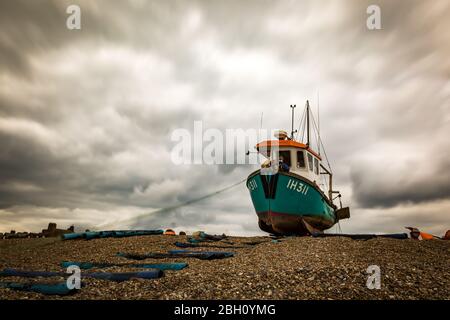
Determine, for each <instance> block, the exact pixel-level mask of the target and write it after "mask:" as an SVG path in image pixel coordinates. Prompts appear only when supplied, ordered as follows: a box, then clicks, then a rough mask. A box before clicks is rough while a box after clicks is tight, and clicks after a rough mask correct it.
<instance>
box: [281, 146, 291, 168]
mask: <svg viewBox="0 0 450 320" xmlns="http://www.w3.org/2000/svg"><path fill="white" fill-rule="evenodd" d="M281 158H283V162H284V163H286V164H287V165H288V166H289V167H291V151H288V150H285V151H280V152H279V159H280V160H281Z"/></svg>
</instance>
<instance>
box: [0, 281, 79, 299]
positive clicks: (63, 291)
mask: <svg viewBox="0 0 450 320" xmlns="http://www.w3.org/2000/svg"><path fill="white" fill-rule="evenodd" d="M0 288H8V289H14V290H19V291H29V292H37V293H42V294H47V295H60V296H63V295H68V294H71V293H75V292H76V291H77V289H69V288H67V284H66V282H60V283H55V284H48V283H19V282H0Z"/></svg>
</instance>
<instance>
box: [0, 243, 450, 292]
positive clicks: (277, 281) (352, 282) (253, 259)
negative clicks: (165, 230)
mask: <svg viewBox="0 0 450 320" xmlns="http://www.w3.org/2000/svg"><path fill="white" fill-rule="evenodd" d="M186 240H187V236H178V235H177V236H167V235H154V236H136V237H129V238H107V239H93V240H89V241H87V240H70V241H63V240H60V239H57V238H39V239H9V240H0V269H2V270H3V269H5V268H15V269H20V270H34V271H36V270H39V271H64V269H62V268H61V267H60V263H61V261H64V260H66V261H78V262H96V263H111V264H120V266H112V267H108V268H101V269H92V270H89V272H91V271H98V272H104V271H108V272H128V271H142V269H136V268H130V267H127V266H126V265H124V264H132V263H136V262H140V263H143V262H145V263H161V262H186V263H188V267H187V268H185V269H182V270H178V271H171V270H170V271H164V276H163V277H161V278H157V279H147V280H143V279H132V280H129V281H124V282H113V281H108V280H98V279H88V278H86V279H83V287H82V288H81V290H78V291H77V292H76V293H74V294H71V295H67V296H53V295H51V296H50V295H43V294H39V293H33V292H24V291H15V290H13V289H7V288H0V299H81V300H84V299H94V300H99V299H319V300H330V299H333V300H336V299H364V300H365V299H371V300H372V299H383V300H384V299H445V300H448V299H450V241H443V240H430V241H415V240H411V239H407V240H396V239H383V238H376V239H371V240H366V241H363V240H352V239H349V238H344V237H334V238H311V237H284V238H280V239H278V240H273V239H272V238H270V237H228V238H227V239H225V240H222V241H215V242H205V243H201V245H202V247H199V248H195V249H192V250H196V251H212V250H216V251H229V252H233V253H234V256H233V257H229V258H224V259H217V260H199V259H195V258H164V259H153V258H152V259H146V260H144V261H132V260H127V259H125V258H123V257H119V256H117V252H129V253H135V254H146V253H149V252H161V253H163V252H167V251H168V250H174V249H179V248H177V247H176V246H175V245H174V243H175V242H176V241H179V242H186ZM371 265H377V266H379V267H380V277H381V278H380V289H369V288H368V287H367V285H366V283H367V279H368V277H369V274H368V273H367V268H368V267H369V266H371ZM63 280H64V278H62V277H55V278H26V279H24V278H20V277H2V278H0V281H14V282H44V281H45V282H52V281H63Z"/></svg>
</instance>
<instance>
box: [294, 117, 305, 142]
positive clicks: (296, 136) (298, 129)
mask: <svg viewBox="0 0 450 320" xmlns="http://www.w3.org/2000/svg"><path fill="white" fill-rule="evenodd" d="M305 113H306V110H305V109H303V113H302V117H301V118H300V122H299V123H298V128H297V134H296V135H295V140H297V138H298V135H299V133H300V130H301V127H302V124H303V119H304V117H305ZM297 141H298V140H297Z"/></svg>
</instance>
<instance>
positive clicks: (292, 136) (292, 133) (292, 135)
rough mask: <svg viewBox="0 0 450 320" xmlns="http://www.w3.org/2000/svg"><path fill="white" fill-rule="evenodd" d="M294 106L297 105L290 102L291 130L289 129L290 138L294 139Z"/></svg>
mask: <svg viewBox="0 0 450 320" xmlns="http://www.w3.org/2000/svg"><path fill="white" fill-rule="evenodd" d="M296 106H297V105H295V104H291V109H292V121H291V123H292V125H291V128H292V130H291V140H294V109H295V107H296Z"/></svg>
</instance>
